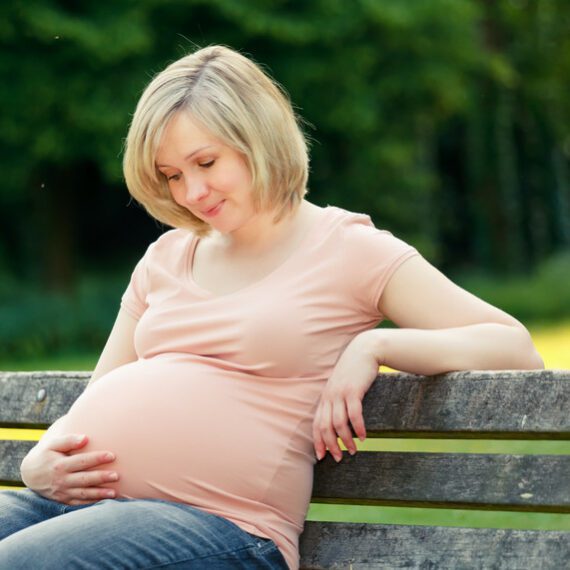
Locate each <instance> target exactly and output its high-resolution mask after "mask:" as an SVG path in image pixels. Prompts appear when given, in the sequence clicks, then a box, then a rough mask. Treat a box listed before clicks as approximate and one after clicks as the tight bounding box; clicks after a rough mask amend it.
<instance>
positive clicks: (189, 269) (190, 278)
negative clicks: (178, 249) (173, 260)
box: [185, 206, 333, 299]
mask: <svg viewBox="0 0 570 570" xmlns="http://www.w3.org/2000/svg"><path fill="white" fill-rule="evenodd" d="M331 208H333V206H326V207H324V208H323V213H322V214H321V216H320V217H319V218H318V219H317V220H316V221H315V223H314V224H313V226H312V227H311V228H310V229H309V231H308V232H307V233H306V234H305V236H304V237H303V239H302V240H301V243H300V244H299V246H298V247H297V248H296V249H295V251H293V253H291V255H289V256H288V257H287V258H286V259H285V260H284V261H283V262H282V263H280V264H279V265H278V266H277V267H276V268H275V269H273V270H272V271H270V272H269V273H268V274H267V275H265V276H263V277H262V278H261V279H258V280H257V281H254V282H253V283H250V284H249V285H246V286H245V287H242V288H241V289H237V290H236V291H231V292H230V293H225V294H222V295H218V294H217V293H214V292H213V291H210V290H208V289H204V288H203V287H201V286H200V285H198V283H196V281H195V280H194V272H193V265H194V253H195V252H196V247H197V246H198V242H199V241H200V238H199V237H198V236H197V235H194V234H193V235H192V239H191V240H190V245H189V251H188V255H187V256H186V259H187V262H186V270H185V274H186V282H187V283H188V284H189V286H190V287H191V288H192V289H193V290H194V291H195V292H196V293H199V294H200V295H201V296H203V297H208V298H210V299H225V298H228V297H233V296H235V295H241V294H243V293H246V292H248V291H249V290H251V289H255V288H257V287H259V286H261V285H263V284H265V283H266V282H267V281H269V280H271V279H272V278H274V277H275V276H276V275H278V274H279V273H281V272H282V271H283V270H284V269H285V268H286V267H287V266H288V265H290V264H291V263H292V262H293V261H294V260H295V258H296V257H297V256H298V255H299V254H300V253H301V252H302V251H304V250H305V249H306V248H307V247H308V246H309V245H310V243H311V241H313V240H314V238H315V237H316V235H317V233H318V231H319V229H320V228H321V227H322V226H323V224H324V222H325V220H326V219H327V218H328V216H327V214H328V212H329V211H330V210H331Z"/></svg>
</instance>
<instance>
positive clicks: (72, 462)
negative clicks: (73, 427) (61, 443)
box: [65, 451, 115, 473]
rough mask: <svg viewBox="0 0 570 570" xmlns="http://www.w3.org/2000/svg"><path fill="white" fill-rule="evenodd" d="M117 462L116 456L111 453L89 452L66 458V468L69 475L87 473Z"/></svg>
mask: <svg viewBox="0 0 570 570" xmlns="http://www.w3.org/2000/svg"><path fill="white" fill-rule="evenodd" d="M113 461H115V455H114V454H113V453H111V452H110V451H89V452H86V453H77V454H75V455H70V456H69V457H66V458H65V467H66V470H67V471H68V472H69V473H73V472H76V471H86V470H87V469H92V468H93V467H97V466H98V465H103V464H105V463H111V462H113Z"/></svg>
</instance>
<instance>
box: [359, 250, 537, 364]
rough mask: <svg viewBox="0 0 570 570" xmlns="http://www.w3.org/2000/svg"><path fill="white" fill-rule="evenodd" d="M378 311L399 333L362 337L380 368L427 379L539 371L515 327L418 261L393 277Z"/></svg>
mask: <svg viewBox="0 0 570 570" xmlns="http://www.w3.org/2000/svg"><path fill="white" fill-rule="evenodd" d="M378 309H379V311H380V312H381V313H382V314H384V315H385V316H386V317H387V318H389V319H390V320H391V321H392V322H394V323H395V324H397V325H398V326H399V327H401V328H399V329H377V330H372V331H366V333H363V334H364V335H366V336H367V337H368V338H369V339H370V343H371V344H370V349H371V350H372V351H373V353H374V355H375V356H376V357H377V359H378V362H379V364H386V365H387V366H390V367H391V368H395V369H397V370H403V371H406V372H412V373H415V374H428V375H429V374H437V373H440V372H448V371H451V370H485V369H494V370H502V369H517V370H518V369H535V368H544V364H543V362H542V359H541V357H540V355H539V354H538V352H537V351H536V348H535V347H534V344H533V342H532V339H531V337H530V334H529V332H528V330H527V329H526V328H525V327H524V326H523V325H522V324H521V323H520V322H519V321H517V320H516V319H515V318H513V317H511V316H510V315H508V314H507V313H505V312H504V311H501V310H500V309H498V308H496V307H493V306H492V305H490V304H489V303H486V302H485V301H483V300H481V299H479V298H478V297H476V296H475V295H472V294H471V293H469V292H467V291H465V290H464V289H462V288H461V287H458V286H457V285H456V284H455V283H453V282H452V281H450V280H449V279H448V278H447V277H445V276H444V275H443V274H442V273H441V272H440V271H438V270H437V269H436V268H435V267H433V266H432V265H430V264H429V263H428V262H427V261H426V260H424V259H423V258H421V257H413V258H411V259H409V260H408V261H406V262H405V263H403V264H402V266H401V267H400V268H399V269H398V270H397V271H396V272H395V274H394V275H393V277H392V279H390V281H389V283H388V284H387V286H386V289H385V291H384V293H383V295H382V297H381V299H380V303H379V306H378Z"/></svg>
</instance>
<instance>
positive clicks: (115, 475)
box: [107, 473, 119, 481]
mask: <svg viewBox="0 0 570 570" xmlns="http://www.w3.org/2000/svg"><path fill="white" fill-rule="evenodd" d="M107 479H108V480H109V481H117V480H118V479H119V475H118V473H109V477H108V478H107Z"/></svg>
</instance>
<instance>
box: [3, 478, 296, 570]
mask: <svg viewBox="0 0 570 570" xmlns="http://www.w3.org/2000/svg"><path fill="white" fill-rule="evenodd" d="M135 568H136V569H144V568H164V569H167V568H177V569H182V568H192V569H197V570H199V569H206V568H207V569H208V570H225V569H228V570H229V569H240V568H242V569H258V568H259V569H266V570H273V569H278V570H287V564H286V562H285V560H284V558H283V556H282V554H281V552H280V551H279V550H278V548H277V546H276V545H275V543H274V542H273V541H272V540H270V539H268V538H262V537H259V536H255V535H253V534H249V533H247V532H245V531H244V530H242V529H241V528H240V527H238V526H237V525H236V524H234V523H233V522H231V521H229V520H227V519H225V518H223V517H219V516H216V515H212V514H210V513H206V512H205V511H202V510H200V509H197V508H195V507H192V506H190V505H186V504H182V503H174V502H170V501H162V500H155V499H107V500H103V501H99V502H97V503H93V504H91V505H86V506H77V507H71V506H68V505H64V504H62V503H58V502H55V501H50V500H49V499H45V498H44V497H41V496H40V495H38V494H36V493H34V492H33V491H31V490H29V489H25V490H22V491H0V569H2V570H4V569H6V570H8V569H10V570H28V569H29V570H39V569H42V570H55V569H57V570H61V569H65V570H68V569H69V570H75V569H78V570H95V569H96V570H105V569H109V570H121V569H135Z"/></svg>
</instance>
